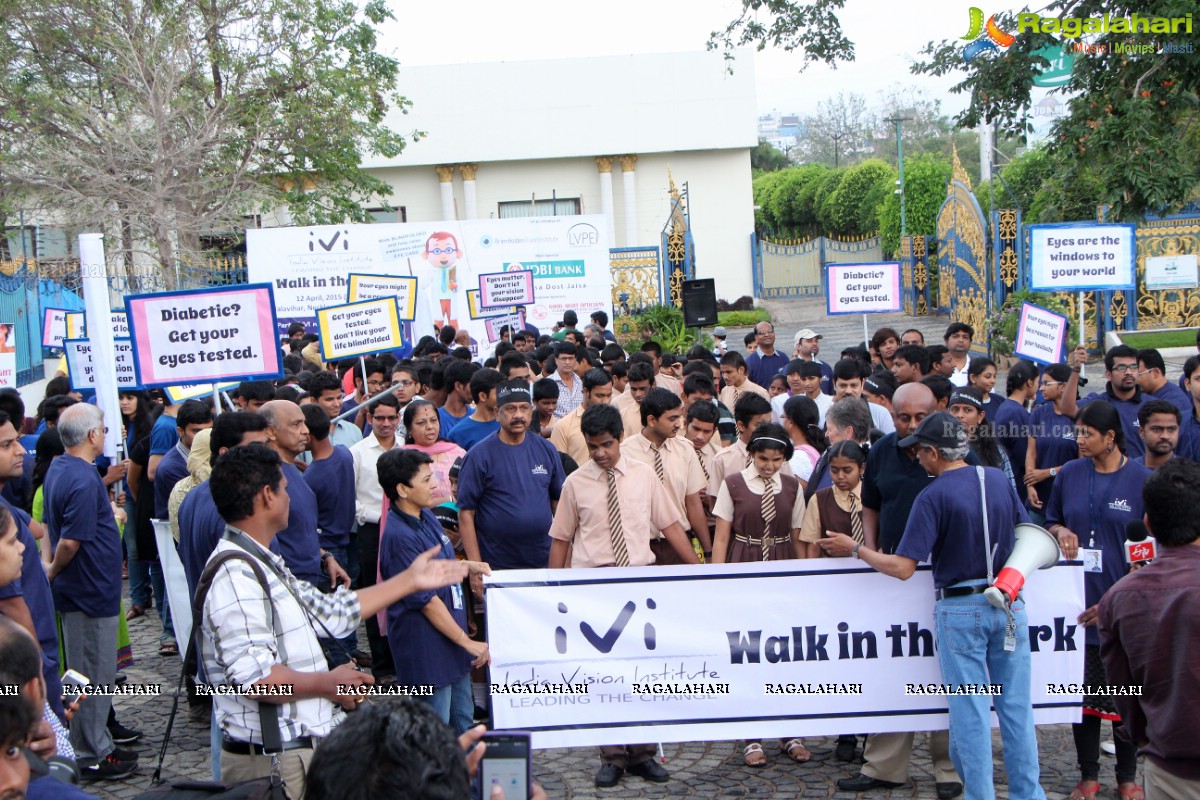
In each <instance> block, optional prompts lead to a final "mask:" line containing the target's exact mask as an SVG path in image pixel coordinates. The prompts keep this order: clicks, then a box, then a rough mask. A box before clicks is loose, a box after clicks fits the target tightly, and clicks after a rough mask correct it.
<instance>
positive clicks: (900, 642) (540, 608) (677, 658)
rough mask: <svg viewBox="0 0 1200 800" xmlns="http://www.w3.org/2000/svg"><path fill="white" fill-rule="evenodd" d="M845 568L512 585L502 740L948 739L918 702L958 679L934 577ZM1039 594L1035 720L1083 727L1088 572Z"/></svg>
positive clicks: (502, 633) (1059, 571)
mask: <svg viewBox="0 0 1200 800" xmlns="http://www.w3.org/2000/svg"><path fill="white" fill-rule="evenodd" d="M843 561H844V563H845V566H842V565H841V564H838V563H836V562H835V561H834V560H832V559H813V560H801V561H786V562H768V563H763V564H728V565H709V566H704V567H686V566H685V567H641V568H614V569H576V570H513V571H500V572H496V573H494V574H493V575H492V577H491V578H485V584H486V585H487V604H488V616H487V622H488V642H489V647H490V649H491V656H492V665H491V671H490V676H491V678H490V679H491V681H492V684H493V687H492V711H493V714H494V717H495V723H496V728H497V729H505V728H507V729H518V730H529V731H532V733H533V742H534V746H535V747H539V748H544V747H575V746H582V745H600V744H621V743H629V742H691V741H712V740H726V739H740V738H746V737H750V738H755V739H758V738H767V737H772V736H781V737H791V736H820V735H834V734H840V733H844V732H845V731H847V730H863V731H872V732H896V731H900V732H903V731H913V730H920V731H923V730H938V729H944V728H946V727H947V724H948V715H947V713H946V703H945V698H944V697H941V696H936V695H929V694H927V693H909V691H908V687H909V685H910V684H911V685H912V687H928V686H929V685H930V684H939V683H941V672H940V669H939V667H938V662H937V657H936V654H935V641H934V638H935V635H934V625H933V608H934V596H933V578H932V573H931V572H929V571H928V568H920V569H919V570H918V571H917V573H916V574H915V575H914V576H913V577H912V578H911V579H909V580H908V581H897V580H895V579H893V578H888V577H886V576H884V575H881V574H879V573H877V572H875V571H874V570H871V569H869V568H863V567H862V566H857V565H855V566H851V564H853V562H849V561H845V560H843ZM1024 594H1025V597H1026V598H1027V604H1026V608H1027V611H1028V615H1029V625H1030V642H1031V649H1033V650H1034V652H1033V655H1032V670H1033V689H1032V693H1031V695H1032V696H1031V701H1032V703H1033V708H1034V718H1035V720H1036V721H1037V722H1038V724H1051V723H1062V722H1075V721H1078V719H1079V707H1080V704H1081V701H1082V697H1081V696H1080V695H1078V694H1073V695H1067V694H1062V693H1060V692H1059V690H1058V687H1059V686H1060V685H1061V684H1063V683H1070V682H1074V683H1079V682H1081V680H1082V678H1083V645H1084V630H1083V628H1082V627H1080V626H1078V625H1077V624H1076V622H1075V620H1076V618H1077V617H1078V616H1079V614H1080V613H1081V612H1082V611H1083V608H1084V595H1083V570H1082V568H1081V567H1080V566H1078V565H1063V566H1058V567H1055V568H1053V569H1051V570H1047V571H1044V572H1038V573H1036V574H1034V575H1033V576H1031V577H1030V578H1029V581H1028V582H1027V583H1026V586H1025V590H1024ZM714 597H717V598H720V602H707V603H703V608H702V609H700V608H698V606H697V602H698V598H714ZM768 597H776V598H778V597H791V598H802V602H797V603H772V602H764V601H763V599H764V598H768ZM635 684H637V685H639V686H640V685H645V684H660V685H662V684H665V685H667V686H666V688H667V689H668V691H673V692H675V693H673V694H645V693H641V692H638V691H635V689H634V685H635ZM513 685H517V686H516V689H518V690H521V693H511V694H510V693H504V692H501V691H497V687H501V686H509V687H511V686H513ZM522 686H524V687H526V689H527V690H528V691H527V690H522V689H521V687H522ZM580 686H582V687H583V688H582V690H579V691H575V690H574V689H575V687H580ZM689 686H690V687H709V688H710V690H711V691H710V692H708V693H700V692H697V693H691V694H686V693H683V692H680V691H678V690H679V689H680V688H681V687H689ZM538 687H551V689H552V690H553V688H554V687H559V688H558V690H557V692H555V691H550V692H547V691H543V692H542V693H536V694H535V693H534V692H533V691H532V690H536V689H537V688H538ZM829 687H835V689H834V690H833V691H830V690H829ZM660 688H661V687H660ZM566 689H571V690H572V691H564V690H566Z"/></svg>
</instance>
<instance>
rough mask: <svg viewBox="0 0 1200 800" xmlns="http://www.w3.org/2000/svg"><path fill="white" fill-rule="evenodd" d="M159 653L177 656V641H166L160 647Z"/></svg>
mask: <svg viewBox="0 0 1200 800" xmlns="http://www.w3.org/2000/svg"><path fill="white" fill-rule="evenodd" d="M158 654H159V655H160V656H177V655H179V645H178V644H176V643H175V642H164V643H163V645H162V646H161V647H159V648H158Z"/></svg>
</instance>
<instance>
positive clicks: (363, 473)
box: [350, 394, 403, 681]
mask: <svg viewBox="0 0 1200 800" xmlns="http://www.w3.org/2000/svg"><path fill="white" fill-rule="evenodd" d="M399 425H400V401H399V400H397V399H396V397H395V395H393V394H387V395H385V396H384V397H381V398H380V399H379V401H378V402H377V403H375V405H374V406H372V407H371V432H370V433H369V434H368V435H367V436H366V437H364V438H363V440H362V441H361V442H359V443H358V444H356V445H354V446H353V447H351V448H350V455H351V456H352V457H353V458H354V516H355V521H356V522H357V523H358V564H359V572H358V585H359V588H362V589H365V588H366V587H368V586H374V585H375V576H376V564H377V563H378V562H379V519H380V517H382V516H383V487H382V486H380V485H379V472H378V470H377V469H376V465H377V464H378V462H379V457H380V456H382V455H383V454H384V453H386V452H388V451H389V450H394V449H396V448H397V447H400V446H402V445H403V442H401V441H400V440H399V439H397V438H396V428H397V427H398V426H399ZM367 641H368V642H369V643H370V645H371V672H372V673H373V674H374V675H375V678H376V680H381V681H382V680H385V679H388V678H394V677H395V675H396V668H395V667H394V666H393V665H392V653H391V651H390V650H389V649H388V644H387V640H386V639H384V637H383V635H382V634H381V633H380V632H379V621H378V619H377V618H376V617H375V615H374V614H372V615H371V616H370V617H369V618H368V619H367Z"/></svg>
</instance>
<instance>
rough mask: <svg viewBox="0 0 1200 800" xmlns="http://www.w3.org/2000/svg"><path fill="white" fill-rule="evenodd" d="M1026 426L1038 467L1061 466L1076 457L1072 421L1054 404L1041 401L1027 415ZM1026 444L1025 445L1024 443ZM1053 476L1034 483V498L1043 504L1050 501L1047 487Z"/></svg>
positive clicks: (1073, 421) (1077, 448)
mask: <svg viewBox="0 0 1200 800" xmlns="http://www.w3.org/2000/svg"><path fill="white" fill-rule="evenodd" d="M1029 429H1030V431H1032V432H1033V433H1034V434H1036V435H1035V436H1034V446H1035V447H1036V448H1037V454H1036V455H1037V457H1036V459H1035V461H1034V464H1035V466H1036V467H1037V468H1038V469H1050V468H1051V467H1053V468H1055V469H1061V468H1062V465H1063V464H1066V463H1067V462H1068V461H1073V460H1075V459H1077V458H1079V445H1078V444H1076V442H1075V420H1073V419H1071V418H1070V417H1068V416H1067V415H1066V414H1059V413H1058V412H1057V411H1055V410H1054V403H1042V404H1041V405H1040V406H1037V407H1036V408H1034V409H1033V413H1032V414H1030V415H1029ZM1027 447H1028V445H1027ZM1054 483H1055V479H1054V478H1047V479H1046V480H1044V481H1042V482H1040V483H1035V484H1034V485H1033V486H1034V490H1035V491H1037V496H1038V500H1039V501H1041V503H1042V505H1043V506H1045V504H1046V502H1047V501H1049V500H1050V489H1051V487H1053V486H1054Z"/></svg>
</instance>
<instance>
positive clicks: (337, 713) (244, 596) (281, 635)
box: [200, 526, 361, 744]
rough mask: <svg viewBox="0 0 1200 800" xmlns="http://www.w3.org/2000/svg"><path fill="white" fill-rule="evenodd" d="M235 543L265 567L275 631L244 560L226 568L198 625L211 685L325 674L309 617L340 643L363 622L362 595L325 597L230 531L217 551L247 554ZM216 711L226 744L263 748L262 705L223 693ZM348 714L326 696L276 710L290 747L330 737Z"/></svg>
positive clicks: (215, 703)
mask: <svg viewBox="0 0 1200 800" xmlns="http://www.w3.org/2000/svg"><path fill="white" fill-rule="evenodd" d="M231 536H233V537H236V539H237V543H235V542H234V541H232V540H231V539H230V538H229V537H231ZM238 543H242V544H245V546H246V548H247V549H249V550H250V552H251V555H253V556H254V557H255V558H257V559H258V560H259V561H261V562H263V572H265V573H266V576H267V585H268V586H269V587H270V589H271V596H270V604H271V606H272V607H273V608H274V618H275V624H274V629H272V626H271V612H270V610H268V608H267V603H266V602H265V601H266V598H264V597H263V591H262V587H261V585H260V584H259V582H258V579H257V578H255V577H254V571H253V569H252V568H251V567H250V565H249V564H246V563H245V562H243V561H230V562H227V563H225V564H223V565H221V567H220V569H219V570H218V571H217V574H216V575H215V576H214V577H213V582H212V587H211V589H210V590H209V593H208V597H207V598H206V599H205V601H204V618H203V620H202V621H201V632H202V635H201V639H200V658H201V661H202V663H203V664H204V674H205V675H206V676H208V677H207V680H208V681H209V682H210V683H212V684H214V685H231V686H249V685H251V684H253V683H255V682H257V681H259V680H261V679H263V678H265V677H266V676H267V675H268V674H269V673H270V672H271V669H272V667H274V666H275V665H276V664H282V665H284V666H286V667H288V668H290V669H294V670H296V671H298V672H325V671H326V670H327V669H328V668H329V667H328V664H327V662H326V660H325V654H324V653H323V652H322V651H321V645H320V643H319V642H318V641H317V634H316V632H315V631H314V630H313V626H312V623H310V622H309V619H308V616H307V615H306V614H305V611H307V612H308V614H309V615H312V617H314V618H316V619H319V620H321V621H322V622H323V623H325V625H326V627H328V628H329V630H330V632H331V633H332V634H333V635H334V636H335V637H342V636H347V635H349V634H350V633H352V632H353V631H354V630H355V629H357V628H358V623H359V621H360V618H361V614H360V610H359V605H358V597H357V596H356V595H354V594H353V593H351V592H347V591H346V590H345V589H342V588H339V589H338V590H337V591H336V592H334V593H333V594H322V593H321V592H320V591H318V590H317V589H316V587H314V586H313V585H312V584H310V583H307V582H305V581H301V580H299V579H297V578H296V577H295V576H294V575H292V573H291V572H290V571H289V570H288V568H287V567H286V566H285V565H284V563H283V559H282V558H280V557H279V556H277V555H275V554H274V553H272V552H270V551H269V550H266V549H264V548H263V547H262V546H260V545H259V544H258V543H257V542H255V541H254V540H253V539H251V538H250V537H249V536H247V535H246V534H245V533H243V532H242V531H239V530H238V529H236V528H234V527H232V526H230V527H227V528H226V529H225V538H222V539H221V540H220V541H219V542H217V547H216V549H215V550H214V551H213V553H214V555H215V554H216V553H222V552H225V551H228V550H235V551H241V550H243V548H242V547H240V546H239V544H238ZM272 566H273V567H274V568H272ZM281 574H282V575H283V577H284V579H285V580H286V581H287V584H286V585H285V584H284V582H283V581H281V580H280V578H279V576H280V575H281ZM289 586H290V587H291V591H288V587H289ZM292 592H295V595H296V596H295V597H293V595H292ZM296 597H299V598H300V602H296ZM322 632H323V631H322ZM213 707H214V709H215V710H216V714H217V723H218V725H220V727H221V730H222V732H223V733H224V734H225V737H226V738H227V739H232V740H234V741H238V742H251V743H253V744H262V733H261V730H260V724H259V717H258V701H257V700H255V699H253V698H246V697H241V696H236V695H219V696H214V697H213ZM343 716H344V713H343V712H342V710H341V708H340V707H339V706H337V705H336V704H334V703H332V702H330V701H329V700H325V699H323V698H319V697H315V698H309V699H304V700H299V699H298V700H293V701H292V702H289V703H284V704H282V705H280V706H279V724H280V737H281V738H282V740H283V741H284V742H288V741H291V740H292V739H295V738H297V737H300V736H315V737H322V736H327V735H329V733H330V732H331V731H332V730H333V728H334V726H335V725H337V723H339V722H340V721H341V720H342V718H343Z"/></svg>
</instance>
